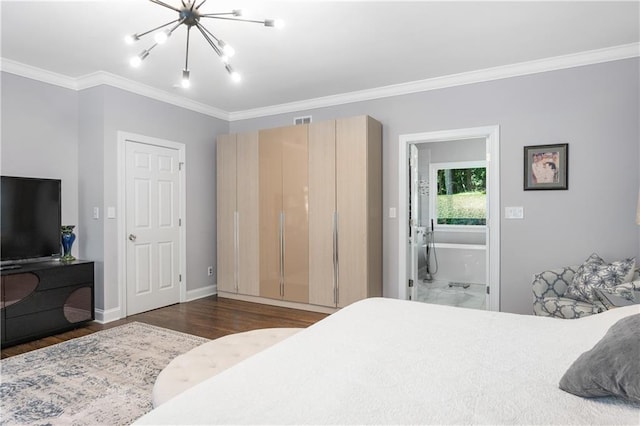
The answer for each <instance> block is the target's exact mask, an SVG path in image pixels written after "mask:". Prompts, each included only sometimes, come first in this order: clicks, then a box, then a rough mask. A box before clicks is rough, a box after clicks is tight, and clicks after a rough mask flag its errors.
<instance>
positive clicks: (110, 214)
mask: <svg viewBox="0 0 640 426" xmlns="http://www.w3.org/2000/svg"><path fill="white" fill-rule="evenodd" d="M107 218H108V219H115V218H116V208H115V207H107Z"/></svg>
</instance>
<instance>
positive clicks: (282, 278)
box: [280, 211, 285, 296]
mask: <svg viewBox="0 0 640 426" xmlns="http://www.w3.org/2000/svg"><path fill="white" fill-rule="evenodd" d="M284 221H285V217H284V212H282V211H281V212H280V296H284Z"/></svg>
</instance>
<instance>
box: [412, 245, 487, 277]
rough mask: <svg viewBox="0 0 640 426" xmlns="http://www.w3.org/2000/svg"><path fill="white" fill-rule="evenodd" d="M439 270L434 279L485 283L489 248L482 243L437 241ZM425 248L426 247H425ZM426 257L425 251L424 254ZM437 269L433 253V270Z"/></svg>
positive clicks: (436, 249)
mask: <svg viewBox="0 0 640 426" xmlns="http://www.w3.org/2000/svg"><path fill="white" fill-rule="evenodd" d="M434 246H435V251H436V255H437V257H438V272H437V273H436V274H434V275H433V279H434V280H438V281H449V282H462V283H470V284H485V280H486V273H487V272H486V271H487V262H486V257H487V249H486V246H484V245H480V244H448V243H436V244H435V245H434ZM423 250H424V247H423ZM422 256H423V258H424V252H423V254H422ZM434 269H435V260H434V257H433V253H432V254H431V270H432V272H433V270H434Z"/></svg>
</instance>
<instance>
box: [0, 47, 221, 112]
mask: <svg viewBox="0 0 640 426" xmlns="http://www.w3.org/2000/svg"><path fill="white" fill-rule="evenodd" d="M0 70H2V71H3V72H7V73H10V74H15V75H19V76H21V77H26V78H30V79H32V80H37V81H41V82H43V83H48V84H52V85H55V86H60V87H64V88H65V89H71V90H75V91H80V90H84V89H89V88H92V87H96V86H100V85H107V86H111V87H115V88H118V89H122V90H126V91H128V92H132V93H136V94H138V95H142V96H146V97H148V98H151V99H155V100H158V101H161V102H165V103H168V104H171V105H175V106H178V107H182V108H185V109H188V110H191V111H195V112H199V113H201V114H204V115H208V116H211V117H215V118H219V119H221V120H225V121H229V113H228V112H226V111H223V110H221V109H218V108H214V107H211V106H209V105H205V104H203V103H200V102H196V101H194V100H191V99H188V98H185V97H184V96H179V95H175V94H173V93H169V92H165V91H163V90H159V89H156V88H154V87H151V86H147V85H145V84H142V83H138V82H136V81H133V80H129V79H126V78H124V77H120V76H117V75H115V74H110V73H108V72H104V71H98V72H95V73H92V74H87V75H83V76H80V77H78V78H73V77H69V76H66V75H62V74H58V73H55V72H52V71H47V70H44V69H42V68H37V67H34V66H31V65H26V64H23V63H21V62H17V61H13V60H11V59H7V58H0Z"/></svg>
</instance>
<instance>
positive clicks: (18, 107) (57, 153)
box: [0, 73, 84, 256]
mask: <svg viewBox="0 0 640 426" xmlns="http://www.w3.org/2000/svg"><path fill="white" fill-rule="evenodd" d="M1 101H2V109H1V113H2V125H1V126H0V127H1V128H2V133H1V136H2V146H1V151H0V154H1V156H2V158H1V162H0V167H1V172H2V174H3V175H9V176H28V177H41V178H51V179H61V180H62V223H63V224H69V225H72V224H77V223H78V168H77V167H76V164H77V163H78V127H77V123H78V94H77V93H76V92H74V91H72V90H68V89H64V88H60V87H57V86H52V85H49V84H46V83H40V82H37V81H34V80H30V79H27V78H23V77H18V76H15V75H12V74H5V73H2V97H1ZM76 231H77V232H76V233H77V236H78V242H77V243H76V244H74V247H73V254H74V255H76V256H77V254H78V253H79V252H81V251H80V250H81V248H80V247H81V246H82V244H83V241H82V239H83V238H84V235H83V232H82V230H81V229H77V230H76Z"/></svg>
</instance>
